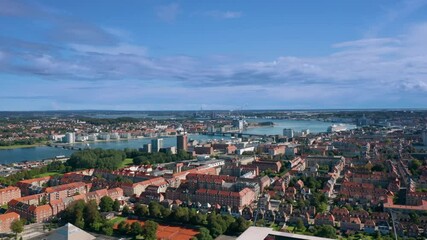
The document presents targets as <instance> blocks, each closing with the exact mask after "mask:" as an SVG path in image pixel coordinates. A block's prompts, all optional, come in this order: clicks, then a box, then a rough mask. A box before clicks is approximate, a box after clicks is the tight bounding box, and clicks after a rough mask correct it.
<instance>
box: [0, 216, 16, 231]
mask: <svg viewBox="0 0 427 240" xmlns="http://www.w3.org/2000/svg"><path fill="white" fill-rule="evenodd" d="M19 219H20V217H19V214H17V213H15V212H7V213H5V214H1V215H0V233H9V232H11V231H12V230H11V229H10V227H11V225H12V222H13V221H15V220H19Z"/></svg>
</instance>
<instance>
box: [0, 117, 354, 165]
mask: <svg viewBox="0 0 427 240" xmlns="http://www.w3.org/2000/svg"><path fill="white" fill-rule="evenodd" d="M246 121H248V122H274V124H275V125H274V126H272V127H256V128H249V129H247V130H245V131H244V133H252V134H263V135H264V134H267V135H275V134H282V133H283V128H292V129H294V130H295V131H301V130H302V129H310V132H312V133H318V132H326V130H327V128H328V127H329V126H330V125H331V124H332V123H330V122H322V121H315V120H277V119H247V120H246ZM347 127H348V128H349V129H351V128H355V126H354V125H347ZM213 138H217V139H218V138H219V137H217V136H216V137H213V136H205V135H197V134H190V135H189V139H195V140H198V141H204V140H209V139H213ZM223 138H227V137H223ZM150 141H151V138H142V139H132V140H123V141H110V142H94V143H90V147H91V148H104V149H124V148H136V149H137V148H142V145H143V144H146V143H149V142H150ZM163 145H164V147H170V146H176V137H165V138H164V140H163ZM75 146H82V147H84V144H75ZM73 152H74V150H68V149H63V148H54V147H47V146H45V147H33V148H17V149H11V150H0V164H8V163H14V162H22V161H35V160H43V159H48V158H54V157H55V156H60V155H64V156H70V155H71V154H72V153H73Z"/></svg>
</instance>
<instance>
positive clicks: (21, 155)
mask: <svg viewBox="0 0 427 240" xmlns="http://www.w3.org/2000/svg"><path fill="white" fill-rule="evenodd" d="M215 138H216V139H222V138H224V139H228V138H227V137H212V136H205V135H193V134H189V136H188V139H189V140H190V139H194V140H198V141H207V140H210V139H215ZM150 141H151V138H142V139H132V140H123V141H110V142H95V143H89V144H90V147H91V148H103V149H125V148H135V149H138V148H142V145H144V144H146V143H150ZM85 145H86V144H82V143H77V144H74V146H76V147H82V148H83V147H85ZM163 146H164V147H171V146H176V137H164V138H163ZM74 151H75V150H69V149H63V148H55V147H47V146H43V147H32V148H17V149H10V150H0V164H8V163H14V162H23V161H35V160H43V159H49V158H54V157H55V156H60V155H64V156H67V157H68V156H71V154H72V153H73V152H74Z"/></svg>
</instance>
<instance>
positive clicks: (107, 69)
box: [0, 1, 427, 109]
mask: <svg viewBox="0 0 427 240" xmlns="http://www.w3.org/2000/svg"><path fill="white" fill-rule="evenodd" d="M19 4H20V3H19V2H15V1H2V2H1V4H0V15H3V16H8V17H10V16H12V17H16V18H20V17H28V16H31V17H32V18H36V19H39V20H42V21H46V22H48V23H49V26H50V27H49V28H48V29H47V30H46V32H45V36H44V38H45V39H49V40H52V41H36V40H23V39H19V38H12V37H6V36H1V35H0V73H1V74H3V75H7V76H14V77H16V78H23V79H29V78H34V80H32V81H39V82H40V84H41V85H42V86H45V89H46V90H44V88H40V89H39V92H37V93H36V94H33V95H30V96H27V97H28V98H31V99H33V100H34V99H35V100H37V99H42V97H40V96H47V97H46V100H50V101H52V99H61V100H58V101H60V102H62V103H64V98H62V97H61V96H63V95H67V96H69V97H67V98H65V99H66V100H67V101H68V102H67V106H68V107H71V108H73V107H77V106H79V105H78V104H79V101H78V99H79V98H80V96H81V95H83V94H90V93H97V94H100V95H97V97H95V96H94V95H92V97H93V99H94V100H96V101H98V102H99V104H98V105H94V107H95V108H97V107H96V106H102V104H105V106H110V107H111V106H116V107H127V108H137V109H140V108H144V107H148V108H149V106H150V104H148V103H147V104H145V105H144V104H137V103H136V102H138V101H141V102H147V101H148V99H154V100H155V101H157V102H159V103H161V104H162V105H161V106H162V107H163V108H166V107H168V106H169V107H170V106H177V105H175V104H172V103H180V104H181V105H179V106H181V107H180V108H185V109H188V108H194V107H195V108H196V109H197V108H198V107H197V106H200V105H201V104H204V105H208V106H210V107H211V108H233V107H235V106H236V105H249V106H252V107H253V108H262V107H267V108H307V107H308V108H310V107H312V108H327V107H338V108H343V107H346V106H348V107H361V106H367V105H368V104H372V106H373V107H382V106H387V105H388V106H389V107H394V106H396V107H401V106H403V105H399V102H401V101H405V104H406V105H411V104H414V103H416V102H417V99H416V97H417V96H420V98H419V99H420V100H427V99H426V96H427V23H418V24H414V25H413V26H411V27H410V28H409V30H408V31H407V32H404V33H402V34H401V35H400V36H398V37H387V38H381V37H375V38H363V39H356V40H354V41H347V42H338V43H336V44H333V45H332V46H330V49H331V53H330V54H327V55H324V56H317V57H296V56H288V55H281V54H280V53H278V57H277V58H276V59H271V60H265V61H259V62H252V61H242V60H241V59H235V58H234V57H232V56H222V57H221V58H218V57H215V56H188V55H170V56H154V55H151V54H150V48H149V47H150V46H144V45H141V44H136V43H133V42H132V41H129V38H128V37H123V35H122V33H123V31H122V30H120V29H115V30H111V29H108V28H107V27H108V26H102V27H101V26H97V25H94V24H92V23H89V22H82V21H80V20H77V19H73V18H71V17H69V16H66V15H65V17H64V15H60V14H56V13H54V12H46V11H45V10H43V9H40V8H28V6H26V5H22V6H20V5H19ZM40 13H42V14H40ZM179 13H180V6H179V5H178V4H169V5H164V6H159V7H158V8H157V9H156V15H157V17H159V18H160V19H161V20H162V21H166V22H172V21H174V20H175V19H176V18H177V16H178V14H179ZM206 14H207V15H208V16H211V17H214V18H221V19H231V18H239V17H241V16H242V13H241V12H237V11H236V12H233V11H224V12H222V11H211V12H207V13H206ZM224 58H227V61H223V60H224ZM76 83H77V84H76ZM169 87H172V88H173V89H170V88H169ZM120 88H122V89H123V90H125V91H120V93H117V90H118V89H120ZM23 89H25V88H23ZM59 89H61V91H63V92H62V93H61V94H59V95H55V94H52V93H51V91H52V90H56V91H59ZM94 89H95V91H94ZM26 91H30V90H28V89H27V90H26ZM24 92H25V91H24ZM123 92H126V93H125V94H124V93H123ZM141 92H143V93H144V96H143V97H142V96H141ZM104 95H107V96H109V97H108V98H104V97H99V96H104ZM160 95H161V96H160ZM237 95H240V96H239V97H237ZM407 95H412V96H415V97H413V98H408V97H407ZM0 96H1V97H2V98H3V99H8V98H9V99H14V100H19V99H22V98H24V97H25V96H14V97H12V96H10V95H8V94H7V95H6V94H5V93H4V92H1V90H0ZM72 96H76V97H72ZM177 96H181V98H180V97H177ZM182 96H193V97H194V98H195V99H198V101H194V100H193V101H190V100H188V99H182ZM213 98H215V99H214V102H210V101H212V99H213ZM348 98H354V100H353V101H350V102H351V103H349V101H348ZM337 99H342V102H339V101H337ZM379 99H382V100H379ZM318 100H320V101H321V102H322V104H320V105H316V103H315V102H316V101H318ZM376 101H377V102H376ZM114 103H115V105H114ZM151 106H153V105H151ZM414 106H415V105H414ZM416 106H417V107H427V105H426V104H425V102H424V103H420V104H418V105H416ZM62 107H64V105H62ZM77 108H78V107H77ZM89 108H90V106H89Z"/></svg>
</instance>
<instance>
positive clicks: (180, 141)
mask: <svg viewBox="0 0 427 240" xmlns="http://www.w3.org/2000/svg"><path fill="white" fill-rule="evenodd" d="M176 142H177V144H176V146H177V149H178V151H179V150H181V151H187V150H188V135H187V134H182V135H178V136H177V137H176Z"/></svg>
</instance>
